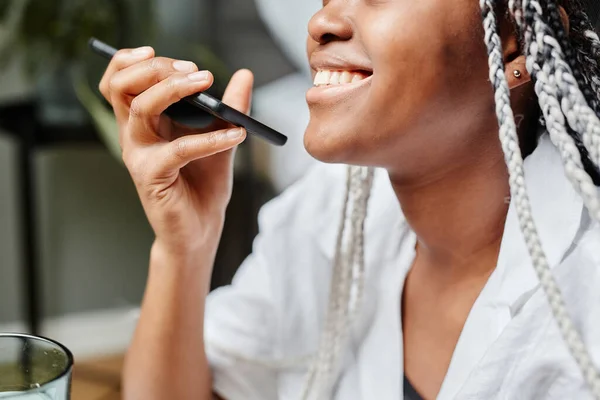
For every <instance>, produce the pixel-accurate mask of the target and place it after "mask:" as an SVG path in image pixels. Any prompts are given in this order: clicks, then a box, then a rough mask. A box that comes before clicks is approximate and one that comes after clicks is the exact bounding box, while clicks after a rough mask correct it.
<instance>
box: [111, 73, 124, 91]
mask: <svg viewBox="0 0 600 400" xmlns="http://www.w3.org/2000/svg"><path fill="white" fill-rule="evenodd" d="M108 90H109V92H110V93H121V83H120V82H119V79H118V74H115V75H113V76H112V77H111V78H110V80H109V81H108Z"/></svg>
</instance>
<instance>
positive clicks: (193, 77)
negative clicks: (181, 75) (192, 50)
mask: <svg viewBox="0 0 600 400" xmlns="http://www.w3.org/2000/svg"><path fill="white" fill-rule="evenodd" d="M188 79H189V80H190V81H196V82H200V81H206V80H208V71H198V72H194V73H193V74H189V75H188Z"/></svg>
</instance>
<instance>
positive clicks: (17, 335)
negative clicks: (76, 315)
mask: <svg viewBox="0 0 600 400" xmlns="http://www.w3.org/2000/svg"><path fill="white" fill-rule="evenodd" d="M3 338H13V339H29V340H35V341H39V342H46V343H49V344H51V345H53V346H56V347H58V348H59V349H60V350H62V351H63V352H64V353H65V354H66V355H67V365H66V366H65V368H64V370H63V371H62V372H61V373H60V374H58V375H57V376H55V377H54V378H52V379H50V380H49V381H48V382H44V383H43V384H41V385H40V387H39V388H35V389H34V388H32V389H28V390H24V391H23V392H27V391H29V390H39V389H41V388H43V387H44V386H46V385H50V384H51V383H54V382H56V381H59V380H61V379H62V378H64V377H65V376H67V375H68V374H69V373H70V372H71V370H72V369H73V364H74V359H73V353H71V350H69V349H68V348H67V347H66V346H65V345H63V344H61V343H59V342H57V341H56V340H53V339H49V338H47V337H44V336H36V335H31V334H29V333H1V332H0V340H2V339H3Z"/></svg>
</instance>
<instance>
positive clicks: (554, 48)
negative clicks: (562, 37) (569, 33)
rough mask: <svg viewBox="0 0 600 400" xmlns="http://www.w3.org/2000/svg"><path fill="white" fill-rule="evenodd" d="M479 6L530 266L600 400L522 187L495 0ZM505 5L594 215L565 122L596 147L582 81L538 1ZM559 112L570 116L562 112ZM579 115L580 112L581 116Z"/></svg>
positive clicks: (552, 127) (570, 170)
mask: <svg viewBox="0 0 600 400" xmlns="http://www.w3.org/2000/svg"><path fill="white" fill-rule="evenodd" d="M550 1H552V0H550ZM480 5H481V9H482V17H483V23H484V28H485V42H486V45H487V48H488V55H489V66H490V80H491V82H492V84H493V87H494V90H495V99H496V113H497V117H498V122H499V126H500V141H501V143H502V149H503V151H504V154H505V159H506V163H507V166H508V172H509V183H510V188H511V194H512V197H513V199H514V204H515V209H516V212H517V217H518V220H519V223H520V226H521V230H522V232H523V235H524V238H525V242H526V245H527V248H528V250H529V254H530V255H531V260H532V264H533V267H534V269H535V271H536V273H537V275H538V278H539V280H540V284H541V286H542V288H543V289H544V292H545V293H546V296H547V298H548V301H549V305H550V309H551V311H552V313H553V315H554V318H555V320H556V322H557V324H558V327H559V330H560V332H561V334H562V335H563V338H564V340H565V343H566V344H567V346H568V348H569V350H570V352H571V354H572V355H573V357H574V359H575V361H576V362H577V364H578V365H579V367H580V369H581V371H582V373H583V376H584V379H585V381H586V382H587V383H588V385H589V387H590V388H591V390H592V392H593V394H594V395H595V397H596V398H598V399H600V376H599V375H598V372H597V371H596V369H595V367H594V365H593V363H592V361H591V358H590V356H589V354H588V353H587V351H586V348H585V346H584V344H583V341H582V339H581V337H580V336H579V334H578V332H577V330H576V329H575V327H574V325H573V322H572V321H571V319H570V318H569V315H568V313H567V311H566V306H565V304H564V300H563V298H562V295H561V292H560V289H559V287H558V285H557V283H556V280H555V279H554V277H553V275H552V272H551V270H550V267H549V265H548V261H547V259H546V256H545V254H544V251H543V249H542V246H541V243H540V239H539V235H538V232H537V229H536V227H535V223H534V221H533V218H532V216H531V206H530V203H529V197H528V195H527V193H526V191H525V181H524V172H523V158H522V156H521V152H520V149H519V145H518V143H519V141H518V135H517V129H516V125H515V121H514V115H513V111H512V109H511V106H510V89H509V88H508V83H507V81H506V77H505V71H504V62H503V58H502V43H501V41H500V37H499V34H498V22H497V19H496V15H495V7H496V4H495V0H480ZM509 7H510V10H511V11H512V12H513V14H514V15H515V18H516V20H517V23H518V24H519V25H520V29H521V31H522V32H523V34H524V36H525V43H526V49H527V53H528V54H527V68H528V70H529V71H530V72H531V74H532V77H533V78H534V80H536V84H535V90H536V93H537V94H538V97H539V102H540V106H541V109H542V112H543V115H544V118H545V121H546V125H547V127H548V130H549V133H550V137H551V139H552V141H553V143H554V144H555V145H556V146H557V147H558V148H559V150H560V154H561V157H562V159H563V162H564V163H565V171H566V173H567V176H568V177H569V179H570V180H571V182H572V183H573V185H574V186H575V188H576V189H577V190H578V191H579V192H580V193H581V194H582V197H583V198H584V201H585V203H586V206H587V207H588V209H589V210H590V212H591V213H592V214H594V216H595V217H596V218H598V211H599V210H600V205H599V203H598V198H597V192H596V190H595V187H593V185H590V183H591V178H590V177H589V176H588V175H587V174H586V173H585V170H584V169H583V166H582V162H581V158H580V157H581V155H580V154H579V151H578V150H577V147H576V146H575V140H574V138H573V137H572V135H569V131H568V130H567V125H566V121H565V117H566V119H568V120H569V123H570V124H572V127H573V128H574V129H578V128H581V130H582V131H583V133H584V134H583V135H582V136H583V139H584V143H586V147H588V146H590V147H592V149H591V150H594V151H595V149H594V148H593V145H594V141H595V139H596V138H597V136H595V135H596V134H597V132H595V131H594V127H595V122H596V121H597V116H596V114H595V113H594V112H592V114H593V117H594V118H595V119H596V121H594V119H591V117H590V116H589V115H587V114H585V111H586V110H590V111H591V109H590V107H589V105H588V104H587V103H585V99H584V100H583V102H582V100H581V98H583V94H582V93H581V90H580V89H579V84H581V83H583V82H578V81H577V80H576V79H575V77H573V74H572V72H570V71H569V69H570V68H569V66H568V65H567V63H566V62H565V61H564V56H563V54H562V52H561V51H560V45H559V44H558V42H557V41H556V39H554V37H553V36H552V35H551V34H550V33H551V32H550V30H549V28H548V26H547V24H545V23H544V20H543V16H542V14H543V12H542V8H541V6H540V5H539V3H538V2H537V1H536V0H531V1H529V0H522V1H518V0H511V1H510V3H509ZM540 64H541V65H540ZM559 95H561V96H563V97H562V101H560V102H559V100H558V99H559V97H558V96H559ZM579 96H580V97H581V98H579ZM561 105H562V106H563V107H562V108H561ZM569 107H570V108H569ZM563 112H564V113H565V114H568V115H566V116H565V115H564V114H563ZM580 113H581V114H584V115H580ZM586 118H587V119H586ZM578 130H579V129H578ZM574 136H577V135H574ZM591 153H592V154H593V155H597V152H596V153H594V152H593V151H592V152H591ZM592 189H593V190H592Z"/></svg>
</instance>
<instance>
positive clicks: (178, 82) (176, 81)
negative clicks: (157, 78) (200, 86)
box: [165, 74, 184, 91]
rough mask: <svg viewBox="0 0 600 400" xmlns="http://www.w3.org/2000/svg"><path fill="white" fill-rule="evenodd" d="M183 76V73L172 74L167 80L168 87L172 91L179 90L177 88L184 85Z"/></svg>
mask: <svg viewBox="0 0 600 400" xmlns="http://www.w3.org/2000/svg"><path fill="white" fill-rule="evenodd" d="M182 78H183V76H182V75H181V74H175V75H171V76H170V77H169V78H168V79H167V80H166V82H165V83H166V85H167V88H168V89H169V90H170V91H177V89H179V88H180V87H181V86H182V83H183V81H184V80H183V79H182Z"/></svg>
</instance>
